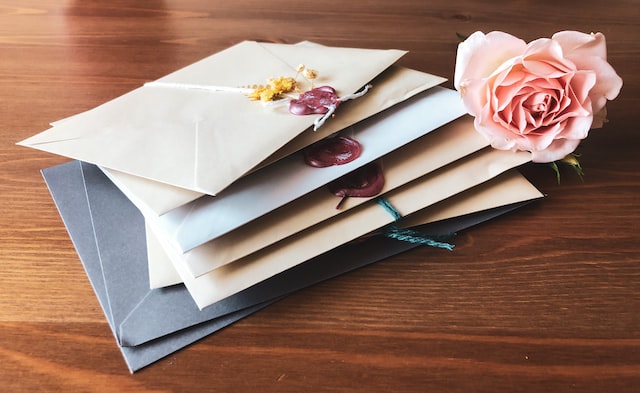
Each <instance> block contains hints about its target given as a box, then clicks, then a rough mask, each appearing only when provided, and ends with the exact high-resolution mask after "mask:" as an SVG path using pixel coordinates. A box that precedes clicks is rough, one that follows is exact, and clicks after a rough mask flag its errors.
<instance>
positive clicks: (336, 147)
mask: <svg viewBox="0 0 640 393" xmlns="http://www.w3.org/2000/svg"><path fill="white" fill-rule="evenodd" d="M361 153H362V146H361V145H360V143H359V142H358V141H356V140H355V139H352V138H349V137H346V136H338V137H334V138H325V139H323V140H321V141H318V142H316V143H314V144H313V145H311V146H309V147H307V148H306V149H305V150H304V162H305V163H306V164H307V165H310V166H312V167H316V168H324V167H328V166H333V165H343V164H346V163H349V162H351V161H353V160H355V159H356V158H358V157H360V154H361Z"/></svg>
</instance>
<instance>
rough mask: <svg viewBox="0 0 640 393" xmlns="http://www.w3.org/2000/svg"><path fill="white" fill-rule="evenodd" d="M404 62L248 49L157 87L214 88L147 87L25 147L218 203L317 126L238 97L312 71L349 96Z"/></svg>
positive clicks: (346, 51)
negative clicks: (303, 70) (275, 79)
mask: <svg viewBox="0 0 640 393" xmlns="http://www.w3.org/2000/svg"><path fill="white" fill-rule="evenodd" d="M404 54H405V52H404V51H400V50H373V49H356V48H335V47H324V46H306V45H285V44H267V43H258V42H253V41H245V42H242V43H239V44H237V45H235V46H232V47H231V48H228V49H226V50H223V51H222V52H219V53H217V54H215V55H212V56H210V57H208V58H205V59H203V60H201V61H198V62H196V63H194V64H192V65H189V66H187V67H185V68H183V69H181V70H179V71H176V72H174V73H172V74H169V75H167V76H165V77H163V78H160V79H159V80H158V81H157V82H160V83H165V84H172V85H173V86H175V85H181V86H184V85H198V86H210V87H211V89H187V88H184V89H183V88H174V87H163V86H142V87H140V88H138V89H135V90H133V91H131V92H129V93H127V94H125V95H123V96H121V97H118V98H116V99H114V100H112V101H110V102H107V103H105V104H103V105H101V106H99V107H96V108H94V109H92V110H89V111H87V112H84V113H81V114H78V115H75V116H73V117H71V118H68V119H66V120H65V121H63V122H60V123H59V124H57V125H56V126H54V127H52V128H51V129H49V130H47V131H44V132H42V133H40V134H37V135H35V136H33V137H31V138H28V139H26V140H24V141H21V142H19V144H20V145H23V146H29V147H32V148H36V149H40V150H44V151H48V152H51V153H55V154H60V155H63V156H67V157H71V158H75V159H79V160H83V161H86V162H90V163H94V164H97V165H100V166H104V167H106V168H110V169H114V170H117V171H121V172H125V173H129V174H133V175H136V176H140V177H144V178H148V179H152V180H155V181H159V182H162V183H167V184H171V185H174V186H177V187H181V188H186V189H189V190H193V191H197V192H201V193H205V194H210V195H215V194H217V193H219V192H220V191H222V190H223V189H225V188H226V187H227V186H228V185H229V184H231V183H232V182H234V181H235V180H237V179H238V178H239V177H241V176H242V175H244V174H245V173H247V172H248V171H249V170H251V169H252V168H254V167H255V166H256V165H258V164H260V163H261V162H262V161H263V160H265V159H266V158H267V157H269V156H270V155H271V154H273V153H274V152H275V151H277V150H278V149H280V148H282V147H283V146H284V145H285V144H286V143H287V142H289V141H290V140H291V139H293V138H295V137H296V136H298V135H299V134H300V133H302V132H303V131H305V130H307V129H309V128H310V126H311V125H313V123H314V121H315V120H316V118H317V116H295V115H291V114H290V113H289V112H288V110H287V107H286V106H278V105H275V106H263V105H261V104H260V103H259V102H256V101H251V100H249V99H248V98H247V97H246V96H245V94H243V93H240V92H238V91H235V89H237V88H239V87H242V86H247V85H253V84H261V83H262V84H264V83H266V82H267V80H268V79H269V78H272V77H280V76H295V73H296V71H295V70H296V68H297V66H298V65H299V64H301V63H302V64H305V65H307V66H309V67H312V68H314V69H317V70H318V71H319V72H320V75H319V78H318V79H317V80H316V82H315V83H316V84H317V85H318V86H319V85H330V86H332V87H333V88H335V89H336V91H337V92H338V95H339V96H345V95H348V94H352V93H355V92H357V91H358V90H359V89H361V88H362V87H363V86H364V85H365V84H367V83H368V82H370V81H371V80H372V79H374V78H375V77H376V76H377V75H378V74H380V73H381V72H382V71H383V70H385V69H387V68H388V67H389V66H391V65H392V64H393V63H395V62H396V61H397V60H398V59H399V58H400V57H401V56H402V55H404ZM356 101H357V100H356ZM354 102H355V101H354ZM337 114H339V110H338V111H337ZM309 132H312V131H309Z"/></svg>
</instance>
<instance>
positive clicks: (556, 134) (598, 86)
mask: <svg viewBox="0 0 640 393" xmlns="http://www.w3.org/2000/svg"><path fill="white" fill-rule="evenodd" d="M454 86H455V88H456V89H457V90H458V91H459V92H460V95H461V97H462V101H463V103H464V105H465V107H466V109H467V111H468V113H469V114H470V115H472V116H474V117H475V120H474V125H475V128H476V130H477V131H478V132H479V133H480V134H482V135H483V136H485V137H486V138H487V140H488V141H489V142H490V144H491V146H493V147H494V148H496V149H501V150H514V151H517V150H521V151H529V152H531V155H532V161H533V162H539V163H551V164H552V166H555V170H556V173H557V174H558V173H559V172H558V171H557V164H556V162H566V163H568V164H569V165H572V166H573V167H574V168H575V169H576V170H577V171H578V173H579V174H581V173H582V168H581V167H580V163H579V162H578V160H577V154H575V153H574V151H575V149H576V147H578V145H579V144H580V142H581V141H582V140H583V139H584V138H586V137H587V135H588V133H589V130H590V129H593V128H600V127H602V126H603V124H604V122H605V121H606V103H607V100H613V99H614V98H616V97H617V96H618V93H619V92H620V89H621V88H622V79H621V78H620V77H619V76H618V74H616V72H615V70H614V69H613V67H612V66H611V65H610V64H609V63H608V62H607V49H606V42H605V37H604V35H603V34H601V33H595V34H585V33H580V32H576V31H561V32H558V33H556V34H554V35H553V36H552V37H551V38H540V39H537V40H534V41H532V42H530V43H526V42H525V41H523V40H521V39H519V38H517V37H514V36H512V35H510V34H507V33H504V32H500V31H493V32H490V33H488V34H484V33H482V32H479V31H478V32H475V33H473V34H471V35H470V36H469V37H468V38H466V39H465V40H464V41H463V42H461V43H460V44H459V45H458V51H457V58H456V66H455V75H454Z"/></svg>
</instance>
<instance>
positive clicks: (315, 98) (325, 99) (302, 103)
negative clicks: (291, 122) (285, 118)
mask: <svg viewBox="0 0 640 393" xmlns="http://www.w3.org/2000/svg"><path fill="white" fill-rule="evenodd" d="M338 104H340V99H339V98H338V95H337V94H336V90H335V89H334V88H333V87H331V86H320V87H316V88H315V89H311V90H309V91H306V92H304V93H302V94H300V96H299V97H298V99H294V100H291V101H290V102H289V112H290V113H292V114H294V115H312V114H323V113H327V112H328V111H329V108H330V107H337V106H338Z"/></svg>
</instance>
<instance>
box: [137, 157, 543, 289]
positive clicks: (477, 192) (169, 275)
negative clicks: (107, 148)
mask: <svg viewBox="0 0 640 393" xmlns="http://www.w3.org/2000/svg"><path fill="white" fill-rule="evenodd" d="M542 196H543V195H542V194H541V193H540V191H538V190H537V189H536V188H535V187H534V186H533V185H531V183H529V182H528V181H527V180H526V179H525V178H524V177H523V176H522V175H520V173H519V172H518V171H517V170H514V169H512V170H509V171H508V172H507V173H504V174H502V175H500V176H498V177H496V178H494V179H491V180H489V181H487V182H484V183H482V184H480V185H478V186H475V187H472V188H471V189H469V190H467V191H464V192H462V193H460V194H457V195H454V196H452V197H451V198H447V199H445V200H444V201H441V202H438V203H436V204H435V205H433V206H430V207H428V208H425V209H423V210H419V211H417V212H416V213H414V214H411V215H410V216H408V217H405V218H403V219H402V220H400V221H399V222H398V223H397V225H398V227H402V228H408V227H418V226H421V225H425V224H429V223H433V222H437V221H441V220H447V219H451V218H452V217H460V216H464V215H470V214H473V213H476V212H478V211H482V210H488V209H494V208H497V207H499V206H507V205H512V204H515V203H519V202H523V201H531V200H534V199H538V198H542ZM269 228H270V229H271V227H269ZM273 231H277V229H273ZM267 232H270V231H267ZM428 233H433V232H428ZM263 235H267V234H266V233H265V234H263ZM147 236H148V237H150V238H152V239H153V240H152V241H151V243H150V247H151V248H152V250H151V252H150V254H149V270H150V274H154V275H156V276H159V277H164V281H160V280H157V281H156V282H155V285H156V286H155V287H156V288H158V287H163V286H168V285H173V284H175V283H178V282H182V278H181V277H180V275H179V274H178V272H177V271H176V269H175V268H174V267H173V264H172V262H171V259H170V258H169V257H168V256H167V255H166V253H165V252H164V248H163V247H162V245H161V241H160V240H157V239H156V237H155V235H154V233H153V231H152V230H151V229H150V228H149V229H147ZM152 255H153V256H154V257H152ZM186 255H188V253H187V254H186ZM211 255H213V254H211Z"/></svg>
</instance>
